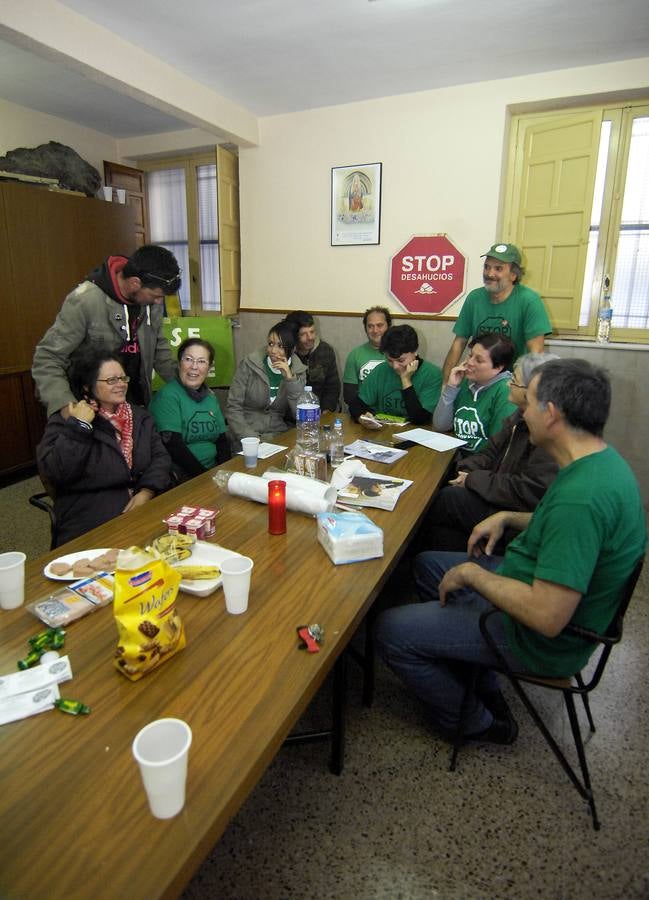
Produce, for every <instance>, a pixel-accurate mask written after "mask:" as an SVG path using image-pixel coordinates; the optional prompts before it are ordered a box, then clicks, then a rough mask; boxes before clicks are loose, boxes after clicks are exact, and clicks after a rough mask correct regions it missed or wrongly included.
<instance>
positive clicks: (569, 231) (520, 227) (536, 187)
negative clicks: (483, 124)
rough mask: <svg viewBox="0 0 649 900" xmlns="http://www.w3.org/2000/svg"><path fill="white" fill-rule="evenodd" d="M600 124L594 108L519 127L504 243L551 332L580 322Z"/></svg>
mask: <svg viewBox="0 0 649 900" xmlns="http://www.w3.org/2000/svg"><path fill="white" fill-rule="evenodd" d="M601 119H602V116H601V111H599V110H592V111H585V112H583V113H573V114H570V115H565V114H564V115H554V116H552V117H521V118H520V119H519V122H518V134H517V140H516V160H515V170H514V184H515V185H516V187H515V190H514V196H513V199H512V203H511V207H510V210H509V212H508V213H507V214H506V219H505V221H509V227H508V228H507V229H506V237H507V238H509V239H511V240H512V241H513V242H514V243H516V244H517V245H518V246H519V247H520V248H521V249H522V250H523V253H524V256H525V262H526V269H527V275H526V279H525V281H526V283H527V284H529V285H530V287H533V288H534V289H535V290H537V291H539V293H540V294H541V295H542V297H543V299H544V301H545V303H546V306H547V309H548V313H549V315H550V319H551V321H552V327H553V328H554V329H555V330H562V331H566V330H575V329H576V328H577V326H578V323H579V308H580V305H581V294H582V288H583V281H584V270H585V265H586V253H587V250H588V233H589V228H590V215H591V208H592V203H593V191H594V187H595V174H596V170H597V154H598V150H599V136H600V126H601Z"/></svg>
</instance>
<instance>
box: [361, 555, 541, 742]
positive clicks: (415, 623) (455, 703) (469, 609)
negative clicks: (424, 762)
mask: <svg viewBox="0 0 649 900" xmlns="http://www.w3.org/2000/svg"><path fill="white" fill-rule="evenodd" d="M466 560H467V556H466V553H444V552H441V551H440V552H437V551H433V552H427V553H420V554H419V556H417V557H416V559H415V564H414V575H415V582H416V584H417V590H418V593H419V596H420V597H421V598H422V600H423V601H425V602H422V603H414V604H411V605H409V606H398V607H395V608H393V609H388V610H386V611H385V612H384V613H383V614H382V615H381V616H379V618H378V620H377V623H376V632H375V636H376V643H377V649H378V652H379V653H380V655H381V656H382V658H383V659H384V661H385V662H386V663H387V665H388V666H389V667H390V668H391V669H392V670H393V671H394V672H395V674H396V675H398V677H399V678H401V680H402V681H404V682H405V684H407V685H408V687H409V688H411V690H412V691H413V692H414V693H415V694H416V695H417V696H418V697H419V698H420V699H421V700H423V702H424V703H425V705H426V707H427V709H428V711H429V713H430V716H431V718H432V721H433V724H434V725H435V726H436V727H437V728H438V729H439V731H441V732H442V734H445V735H446V736H450V735H452V734H454V733H455V730H456V728H457V725H458V721H459V714H460V707H461V705H462V699H463V697H464V693H465V688H466V685H467V683H468V680H469V677H470V674H471V671H472V665H471V664H473V663H479V664H480V665H482V666H484V667H485V668H484V669H483V670H481V672H480V674H479V676H478V681H477V684H476V692H475V695H474V696H472V697H471V698H469V705H468V708H467V714H466V720H465V726H464V733H465V734H477V733H479V732H481V731H484V730H485V729H486V728H489V726H490V725H491V724H492V722H493V716H492V714H491V713H490V712H489V710H487V708H486V707H485V705H484V704H483V703H482V702H481V700H480V695H482V694H485V693H488V692H490V691H495V690H497V688H498V680H497V676H496V675H495V673H494V672H492V671H490V669H489V666H491V665H494V664H495V662H496V660H495V657H494V655H493V653H492V652H491V650H490V649H489V647H488V646H487V644H486V643H485V641H484V638H483V637H482V633H481V631H480V627H479V624H478V620H479V618H480V615H481V613H483V612H484V611H485V610H488V609H493V608H494V607H493V605H492V604H491V603H490V602H489V601H488V600H486V599H485V598H484V597H482V596H481V595H480V594H477V593H476V592H475V591H470V590H463V591H458V592H457V593H456V594H452V595H451V596H450V597H448V598H447V603H446V606H440V605H439V602H438V600H439V595H438V590H437V589H438V585H439V583H440V581H441V580H442V578H443V576H444V574H445V573H446V572H447V571H448V570H449V569H452V568H453V566H456V565H458V564H459V563H461V562H466ZM500 561H501V560H500V557H486V556H483V557H481V558H480V559H479V560H476V562H477V563H478V564H479V565H481V566H482V567H483V568H485V569H488V570H490V571H493V570H494V569H495V568H496V566H497V565H498V564H499V563H500ZM489 631H490V634H492V635H493V636H494V639H495V642H496V646H497V647H498V649H499V650H500V651H501V652H502V654H503V656H504V657H505V659H506V660H507V661H508V662H509V663H510V664H511V665H512V667H514V668H516V669H518V670H519V671H521V670H523V669H524V667H523V666H522V665H521V662H520V660H519V659H518V658H517V657H516V656H514V654H513V653H512V652H511V651H510V650H509V648H508V647H507V643H506V641H505V633H504V625H503V616H502V614H499V615H495V616H492V617H491V618H490V619H489Z"/></svg>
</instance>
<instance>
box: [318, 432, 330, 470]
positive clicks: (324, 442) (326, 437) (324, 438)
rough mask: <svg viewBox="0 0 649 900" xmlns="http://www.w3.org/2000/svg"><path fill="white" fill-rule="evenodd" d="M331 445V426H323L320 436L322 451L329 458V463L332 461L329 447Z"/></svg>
mask: <svg viewBox="0 0 649 900" xmlns="http://www.w3.org/2000/svg"><path fill="white" fill-rule="evenodd" d="M330 444H331V425H323V426H322V434H321V435H320V451H321V452H322V453H324V454H325V456H326V457H327V462H329V461H330V458H329V445H330Z"/></svg>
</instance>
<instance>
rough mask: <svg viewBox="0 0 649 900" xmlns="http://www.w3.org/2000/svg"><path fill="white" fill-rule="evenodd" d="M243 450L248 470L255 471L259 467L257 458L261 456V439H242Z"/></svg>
mask: <svg viewBox="0 0 649 900" xmlns="http://www.w3.org/2000/svg"><path fill="white" fill-rule="evenodd" d="M241 449H242V450H243V461H244V463H245V466H246V469H254V468H255V466H256V465H257V456H258V454H259V438H256V437H246V438H241Z"/></svg>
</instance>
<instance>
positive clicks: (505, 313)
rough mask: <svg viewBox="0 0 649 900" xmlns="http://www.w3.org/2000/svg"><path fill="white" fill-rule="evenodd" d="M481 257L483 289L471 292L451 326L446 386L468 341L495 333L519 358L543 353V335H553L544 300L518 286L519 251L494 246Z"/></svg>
mask: <svg viewBox="0 0 649 900" xmlns="http://www.w3.org/2000/svg"><path fill="white" fill-rule="evenodd" d="M483 256H484V257H485V263H484V269H483V271H482V280H483V282H484V287H481V288H476V290H474V291H471V293H470V294H469V295H468V297H467V298H466V300H465V301H464V304H463V306H462V309H461V311H460V315H459V316H458V318H457V322H456V323H455V325H454V326H453V332H454V334H455V338H454V339H453V343H452V344H451V348H450V350H449V351H448V353H447V354H446V359H445V361H444V370H443V372H444V382H445V383H446V381H447V380H448V376H449V374H450V371H451V369H452V368H453V366H456V365H457V364H458V363H459V361H460V358H461V356H462V353H463V352H464V348H465V347H466V344H467V341H468V340H469V338H471V337H478V336H479V335H481V334H487V333H489V332H494V331H495V332H497V333H499V334H502V335H503V336H504V337H508V338H510V340H512V341H513V343H514V347H515V348H516V357H519V356H522V355H523V354H524V353H543V344H544V341H545V335H546V334H551V333H552V326H551V325H550V320H549V318H548V314H547V312H546V310H545V306H544V305H543V300H541V297H540V296H539V294H537V293H536V291H533V290H532V289H531V288H528V287H526V286H525V285H524V284H521V282H520V279H521V276H522V275H523V269H522V268H521V254H520V250H519V249H518V247H515V246H514V244H494V245H493V247H490V248H489V250H487V252H486V253H484V254H483Z"/></svg>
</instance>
